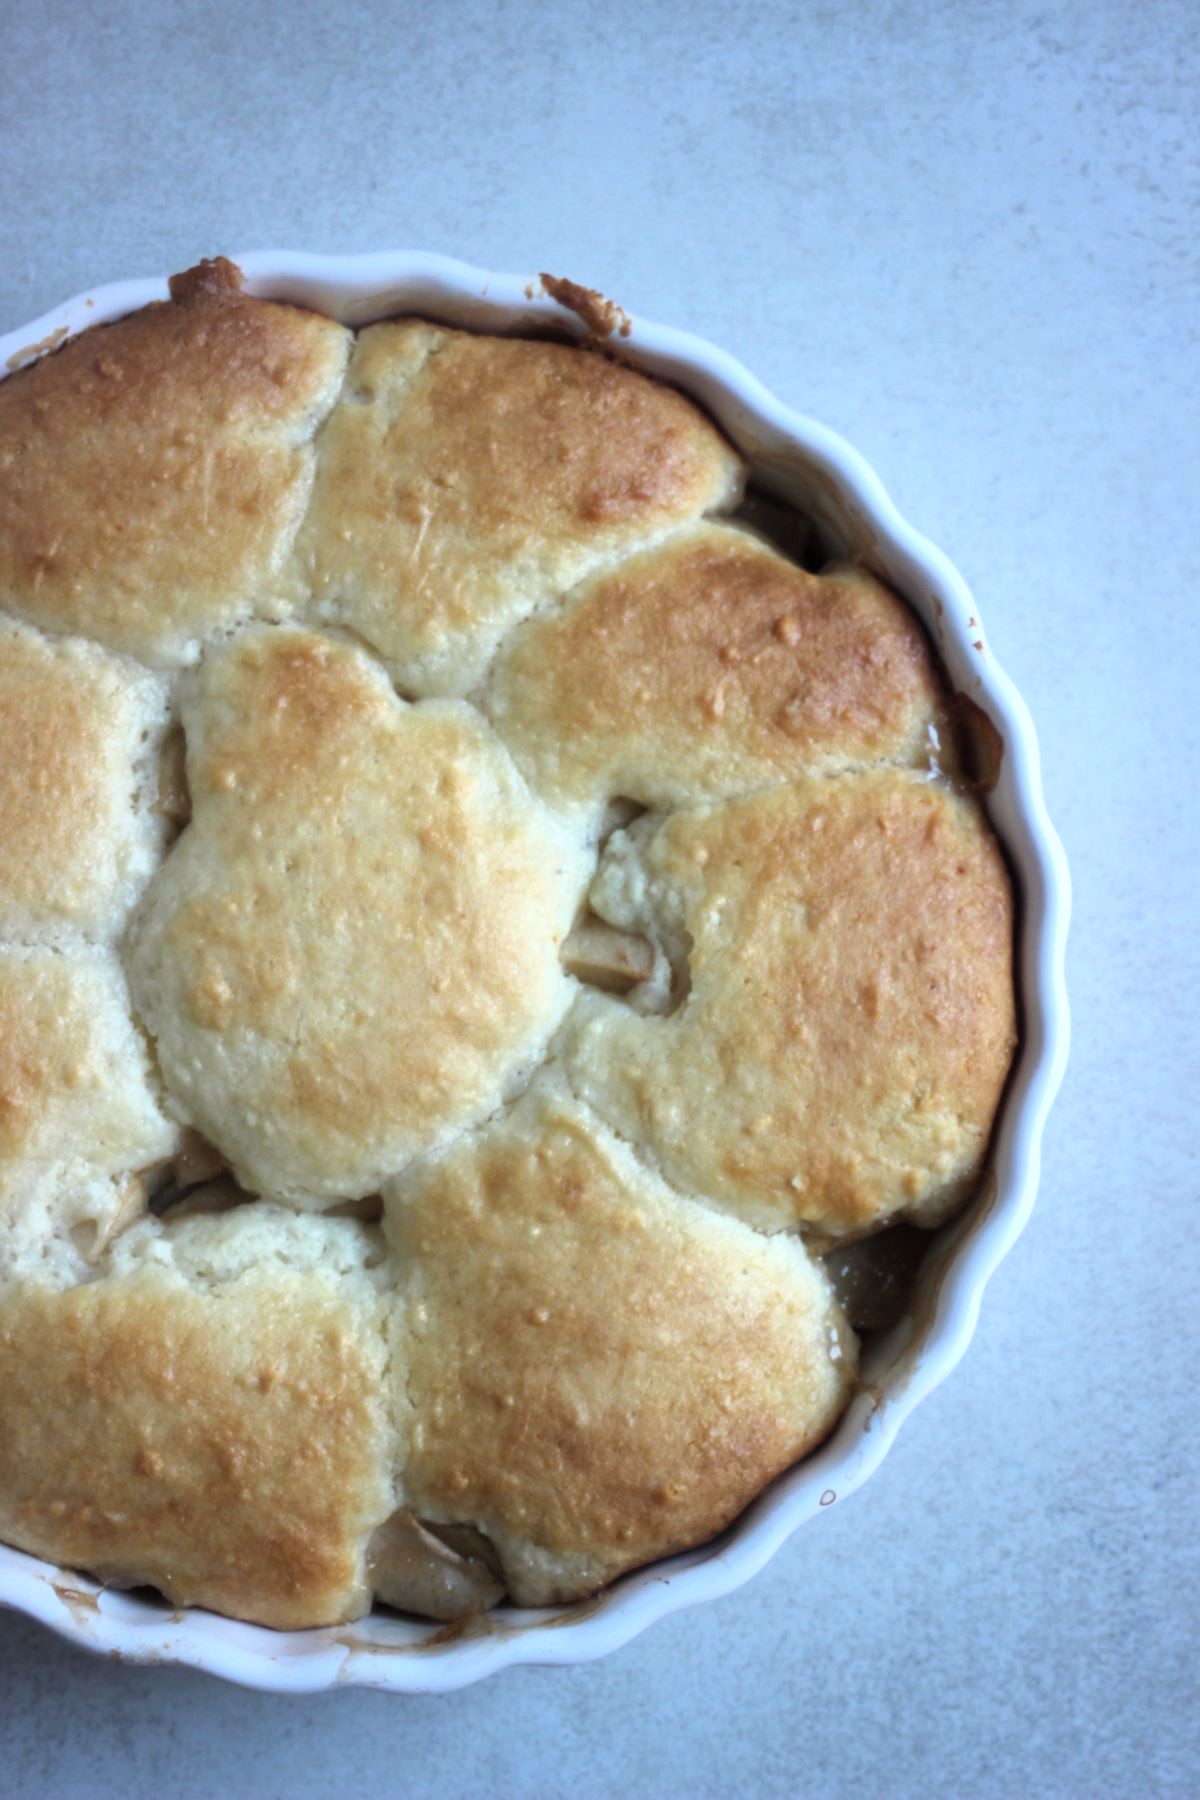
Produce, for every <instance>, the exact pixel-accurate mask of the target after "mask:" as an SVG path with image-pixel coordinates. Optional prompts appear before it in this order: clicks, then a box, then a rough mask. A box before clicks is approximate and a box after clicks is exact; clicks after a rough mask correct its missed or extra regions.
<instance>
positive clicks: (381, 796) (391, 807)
mask: <svg viewBox="0 0 1200 1800" xmlns="http://www.w3.org/2000/svg"><path fill="white" fill-rule="evenodd" d="M183 718H184V724H185V728H186V730H187V735H188V744H189V751H188V780H189V786H190V789H191V795H192V805H193V817H192V823H191V825H190V827H189V828H188V830H187V831H186V832H185V834H184V836H183V837H182V838H181V839H180V841H179V843H178V844H177V845H176V847H175V849H174V851H173V853H172V855H171V857H170V859H169V861H168V862H167V863H166V865H165V866H164V868H163V870H162V872H161V873H160V874H159V876H158V877H157V878H156V879H155V881H154V882H153V883H152V885H151V888H150V890H149V892H148V894H147V896H146V900H145V902H144V905H143V907H142V910H141V913H140V915H139V918H138V921H137V924H136V928H135V932H134V941H133V951H132V958H131V964H130V968H131V977H132V982H133V988H134V993H135V995H136V997H137V1001H138V1005H139V1008H140V1010H141V1013H142V1016H143V1018H144V1019H145V1020H146V1022H147V1024H148V1025H149V1027H150V1029H151V1031H152V1032H153V1034H154V1037H155V1040H156V1043H157V1046H158V1054H159V1058H160V1061H161V1064H162V1070H163V1075H164V1078H165V1081H166V1083H167V1086H168V1088H169V1090H170V1091H171V1093H172V1094H173V1096H174V1097H175V1100H176V1102H177V1104H178V1106H179V1108H180V1110H181V1111H182V1113H183V1114H184V1115H185V1116H186V1117H187V1119H188V1120H189V1122H190V1123H192V1124H194V1125H196V1126H197V1127H198V1128H199V1129H200V1130H201V1131H202V1132H203V1133H204V1135H205V1136H206V1137H207V1138H209V1139H210V1140H211V1141H212V1142H213V1143H214V1144H216V1145H217V1147H218V1148H219V1149H220V1150H221V1151H222V1152H223V1153H224V1154H225V1156H226V1157H227V1158H228V1159H229V1161H230V1163H231V1164H232V1166H233V1168H234V1170H235V1172H236V1174H237V1175H238V1177H239V1179H240V1180H241V1181H242V1182H243V1183H244V1184H245V1185H246V1186H247V1187H249V1188H250V1189H252V1190H253V1191H254V1192H261V1193H265V1194H268V1195H271V1196H273V1197H276V1198H283V1199H287V1200H291V1201H293V1202H294V1203H296V1204H297V1205H319V1204H321V1203H322V1202H324V1201H336V1200H340V1199H345V1198H348V1197H354V1196H357V1195H362V1194H367V1193H370V1192H371V1191H372V1190H373V1189H375V1188H376V1187H377V1186H378V1185H379V1182H380V1181H381V1180H382V1179H383V1178H384V1177H385V1176H386V1175H389V1174H391V1173H394V1172H395V1170H396V1169H397V1168H399V1167H400V1166H401V1165H402V1164H403V1163H404V1162H405V1161H406V1160H407V1159H408V1158H410V1157H412V1156H413V1155H415V1154H417V1153H419V1152H422V1151H426V1150H428V1149H430V1148H432V1147H433V1146H435V1145H436V1144H438V1143H440V1142H442V1141H444V1140H446V1139H447V1138H448V1137H449V1136H451V1135H452V1134H453V1133H454V1132H455V1131H456V1130H459V1129H461V1128H462V1127H464V1126H466V1125H470V1124H473V1123H475V1122H477V1121H478V1120H479V1119H480V1118H482V1117H484V1116H486V1114H487V1113H489V1112H491V1111H493V1110H494V1109H495V1108H496V1107H497V1106H498V1105H499V1104H500V1103H501V1101H502V1100H503V1098H504V1097H505V1095H506V1093H508V1092H509V1091H511V1089H512V1088H513V1086H514V1085H519V1083H520V1082H521V1081H522V1080H523V1079H524V1078H525V1076H526V1075H527V1074H528V1071H529V1069H530V1068H531V1067H532V1065H533V1064H534V1063H535V1062H536V1061H537V1059H538V1058H539V1057H540V1056H541V1054H542V1053H543V1051H544V1049H545V1045H546V1040H547V1038H548V1037H549V1035H550V1033H551V1031H552V1030H553V1029H554V1027H555V1025H556V1024H557V1022H558V1020H559V1018H560V1017H561V1015H562V1013H563V1011H564V1009H565V1007H566V1005H567V1003H568V1001H569V998H570V992H571V989H570V984H569V981H568V978H567V977H566V976H565V975H564V973H563V972H562V969H561V967H560V964H559V956H558V951H559V945H560V943H561V941H562V938H563V937H564V935H565V933H566V931H567V929H568V927H569V925H570V921H571V917H572V914H573V912H574V909H575V906H576V904H577V901H578V897H579V894H580V892H581V890H582V887H583V884H584V881H585V878H586V874H585V872H586V867H587V863H586V860H585V855H584V850H583V846H582V842H581V841H578V840H577V839H574V838H571V837H569V836H568V835H567V834H566V833H565V832H564V831H563V830H562V829H561V827H560V826H559V825H557V824H556V822H555V820H554V819H553V817H552V816H551V815H550V814H549V813H548V812H547V811H546V810H545V808H544V807H542V805H541V804H540V803H539V802H537V801H535V800H533V799H532V797H531V796H530V795H529V793H528V791H527V790H526V789H525V787H524V784H523V783H522V782H521V780H520V777H519V776H518V775H517V774H516V772H515V770H514V769H513V767H512V765H511V763H510V761H509V758H508V755H507V753H506V752H505V751H504V749H503V748H502V746H501V745H500V744H499V742H498V740H497V739H495V738H494V737H493V735H492V733H491V732H490V730H489V728H488V727H487V725H486V724H485V723H484V722H483V721H482V720H481V719H480V718H479V716H478V714H477V713H475V712H474V711H473V709H471V708H469V707H467V706H464V705H463V704H462V703H461V702H457V701H431V702H424V703H422V704H421V705H419V706H408V705H406V704H405V703H404V702H403V701H401V700H399V699H397V697H396V696H395V694H394V693H393V692H392V690H391V689H390V687H389V686H388V684H387V682H386V680H385V678H384V677H383V674H382V672H381V671H380V670H379V668H378V666H377V665H376V664H374V663H372V662H371V661H370V660H369V659H368V658H367V657H366V656H365V655H364V654H363V653H362V652H361V651H360V650H358V649H357V648H355V647H353V646H351V645H348V644H341V643H336V642H334V641H331V640H330V639H328V638H325V637H321V636H318V635H315V634H311V633H305V632H299V631H291V630H278V629H276V630H264V629H256V630H251V631H250V632H249V633H247V634H246V635H244V636H242V637H240V638H238V639H236V640H235V641H234V642H233V643H232V644H230V645H228V646H226V647H224V648H220V649H217V650H214V651H213V652H212V654H211V655H210V656H209V658H208V659H207V660H206V662H205V663H204V665H203V666H202V668H201V670H200V671H199V672H198V675H197V677H196V678H195V679H194V680H193V681H192V682H191V683H190V684H189V686H188V689H187V691H186V692H185V694H184V698H183Z"/></svg>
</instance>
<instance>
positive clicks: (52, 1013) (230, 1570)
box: [0, 260, 1014, 1627]
mask: <svg viewBox="0 0 1200 1800" xmlns="http://www.w3.org/2000/svg"><path fill="white" fill-rule="evenodd" d="M745 477H746V471H745V469H744V467H743V465H742V463H741V460H740V459H739V458H738V457H737V455H736V454H735V453H734V452H733V451H732V449H731V448H730V447H729V445H728V444H727V443H726V442H725V441H724V439H723V438H722V437H721V436H720V434H719V433H718V432H717V431H716V430H715V428H714V427H713V426H712V425H711V423H710V422H709V421H708V420H707V419H706V418H705V417H704V416H703V414H702V413H701V412H700V411H699V410H698V409H697V408H696V407H695V406H694V405H693V404H692V403H691V402H690V401H688V400H687V399H685V398H684V397H683V396H682V395H680V394H678V393H677V392H675V391H674V390H672V389H670V388H668V387H666V386H664V385H662V384H660V383H657V382H655V381H653V380H651V379H649V378H648V377H645V376H643V375H640V374H638V373H636V372H635V371H633V370H632V369H630V368H628V367H626V366H625V365H623V364H622V363H620V362H619V361H617V360H614V359H613V358H612V357H611V356H609V355H606V354H603V353H602V352H600V351H599V350H597V349H595V348H591V349H582V348H570V347H567V346H564V345H562V344H558V343H545V342H540V341H536V340H526V339H502V338H489V337H484V336H478V335H473V334H470V333H467V332H463V331H456V330H451V329H449V328H447V327H443V326H438V325H432V324H429V323H426V322H424V321H420V320H401V321H388V322H385V323H384V324H381V325H378V326H372V327H368V328H367V329H366V330H364V331H363V332H360V333H359V334H357V336H355V335H354V334H352V333H350V332H348V331H347V330H345V329H344V328H343V327H341V326H340V325H337V324H336V323H334V322H333V321H331V320H328V319H324V318H321V317H318V316H317V315H316V314H313V313H309V312H305V311H303V310H301V309H299V308H295V307H291V306H285V305H281V304H277V303H272V302H266V301H259V300H253V299H250V298H249V297H247V296H246V295H244V294H243V293H242V291H241V284H240V278H239V276H238V273H237V271H236V270H235V269H233V268H232V266H231V265H229V264H227V263H223V262H221V261H219V260H218V261H217V262H216V263H212V264H205V265H201V267H200V268H199V269H197V270H193V271H189V272H188V274H187V275H186V276H183V277H179V278H177V280H176V281H174V282H173V283H172V299H171V300H170V301H169V302H166V303H163V304H159V305H154V306H150V307H148V308H145V309H144V310H143V311H141V312H139V313H135V314H132V315H130V316H128V317H127V318H125V319H123V320H120V321H119V322H118V323H116V324H115V325H111V326H105V327H102V328H98V329H96V330H93V331H89V332H87V333H85V334H84V335H83V336H81V337H79V338H77V339H76V340H74V341H73V342H71V343H69V344H67V345H66V346H65V347H63V348H62V349H60V350H58V351H57V352H56V353H55V354H53V355H51V356H48V357H46V358H44V359H43V360H42V361H41V362H39V363H37V364H35V365H33V366H31V367H30V368H29V369H27V370H24V371H22V372H20V373H18V374H17V375H15V376H13V377H11V378H10V379H9V380H8V381H6V382H4V383H3V384H0V610H3V611H4V612H6V613H7V615H8V616H7V618H5V619H0V718H3V719H4V720H6V721H7V722H8V726H9V728H8V729H7V732H6V736H7V739H8V740H9V741H8V743H7V744H5V745H4V746H3V747H0V846H3V848H4V850H5V852H6V856H5V858H2V859H0V928H2V932H3V942H2V944H0V965H2V966H0V974H2V975H3V982H2V983H0V986H2V988H3V992H2V993H0V1024H2V1025H3V1031H2V1033H0V1036H2V1041H0V1537H2V1538H4V1539H5V1540H7V1541H9V1542H11V1543H13V1544H16V1545H18V1546H21V1547H24V1548H27V1549H30V1550H33V1551H35V1552H36V1553H38V1554H40V1555H43V1556H47V1557H50V1558H52V1559H54V1560H58V1561H60V1562H64V1563H74V1564H75V1565H76V1566H80V1567H85V1568H88V1569H90V1570H92V1571H94V1572H95V1573H97V1574H98V1575H100V1576H101V1577H102V1578H103V1579H105V1580H109V1581H114V1582H146V1583H150V1584H152V1585H154V1586H156V1587H158V1588H160V1589H161V1590H162V1591H163V1592H164V1593H166V1594H168V1595H169V1596H170V1597H171V1598H172V1599H174V1600H176V1601H177V1602H179V1603H183V1604H203V1605H207V1606H210V1607H213V1608H215V1609H216V1610H218V1611H224V1612H229V1613H232V1614H234V1615H235V1616H239V1617H243V1618H247V1619H253V1620H256V1621H260V1622H263V1623H266V1624H271V1625H276V1626H280V1627H284V1626H287V1627H295V1626H300V1625H306V1624H319V1623H329V1622H334V1621H337V1620H344V1619H348V1618H351V1617H354V1616H356V1615H357V1614H358V1613H360V1612H361V1611H362V1610H364V1609H365V1608H366V1606H368V1605H369V1604H370V1600H371V1596H372V1593H375V1594H378V1595H380V1596H381V1597H383V1598H385V1599H386V1600H387V1601H389V1602H390V1603H392V1604H394V1605H399V1606H404V1607H407V1608H409V1609H411V1610H413V1611H416V1612H421V1613H424V1614H425V1615H426V1616H431V1617H436V1618H453V1617H455V1616H458V1615H461V1614H462V1613H463V1612H464V1611H469V1610H470V1609H472V1608H474V1607H481V1606H486V1605H489V1604H491V1603H493V1602H494V1601H495V1600H496V1599H497V1598H498V1597H500V1596H501V1595H502V1594H503V1593H505V1592H507V1593H509V1594H510V1595H511V1596H512V1597H514V1598H515V1599H517V1600H519V1601H523V1602H526V1603H530V1604H537V1603H541V1602H544V1601H549V1600H558V1599H564V1598H571V1597H574V1596H577V1595H582V1594H586V1593H589V1592H591V1591H594V1589H595V1588H596V1587H597V1586H599V1585H601V1584H603V1583H604V1582H606V1581H609V1580H611V1579H612V1578H613V1577H614V1576H615V1575H617V1574H618V1573H620V1572H621V1571H622V1570H624V1569H628V1568H632V1567H636V1566H637V1565H638V1564H640V1563H644V1562H646V1561H649V1560H652V1559H654V1558H656V1557H658V1556H661V1555H664V1554H667V1553H669V1552H671V1551H674V1550H679V1549H682V1548H685V1547H687V1546H689V1545H692V1544H695V1543H698V1542H701V1541H703V1540H704V1539H706V1538H708V1537H711V1536H712V1535H713V1534H714V1533H715V1532H717V1531H718V1530H720V1529H722V1528H723V1527H724V1526H725V1525H726V1524H727V1523H729V1521H730V1520H731V1519H732V1518H734V1517H735V1516H736V1515H737V1513H738V1512H739V1511H740V1510H742V1508H744V1507H745V1506H746V1505H747V1504H748V1503H749V1501H750V1500H751V1499H752V1498H753V1497H754V1495H755V1494H756V1493H757V1492H758V1491H759V1490H760V1489H761V1488H762V1487H763V1486H764V1485H765V1484H766V1483H767V1482H769V1481H770V1480H771V1479H772V1478H773V1477H774V1476H775V1475H776V1474H778V1473H780V1472H781V1471H782V1470H783V1469H785V1468H787V1467H788V1466H789V1465H790V1464H791V1463H792V1462H794V1461H795V1460H796V1459H797V1458H798V1457H800V1456H802V1455H804V1454H805V1453H806V1452H807V1451H808V1450H809V1449H810V1448H812V1446H813V1445H814V1444H815V1443H817V1442H818V1441H819V1440H820V1439H821V1438H822V1437H823V1436H824V1435H825V1434H826V1433H827V1432H828V1430H829V1429H830V1428H831V1427H832V1425H833V1423H834V1422H835V1420H836V1417H837V1416H838V1413H839V1410H840V1408H841V1406H842V1405H843V1404H844V1402H845V1398H846V1396H847V1394H848V1392H849V1391H850V1388H851V1385H852V1380H853V1373H854V1367H855V1358H856V1349H857V1342H856V1338H855V1334H854V1331H853V1329H852V1328H851V1323H849V1322H848V1321H847V1319H846V1317H845V1315H844V1314H843V1312H842V1310H841V1308H840V1306H839V1304H838V1301H837V1299H836V1297H835V1296H834V1294H833V1292H832V1291H831V1287H830V1283H829V1280H828V1278H827V1275H826V1271H825V1267H824V1266H823V1264H822V1262H821V1259H820V1256H821V1252H822V1251H823V1250H824V1249H826V1248H827V1247H828V1245H829V1244H830V1243H831V1242H834V1241H838V1242H845V1241H848V1240H850V1239H853V1238H855V1237H859V1236H862V1235H863V1234H866V1233H871V1232H875V1231H879V1230H881V1229H883V1228H884V1227H886V1226H887V1225H888V1224H889V1223H890V1222H891V1221H893V1220H895V1219H912V1220H915V1221H917V1222H918V1223H922V1224H930V1223H933V1222H935V1221H936V1220H937V1219H939V1218H941V1217H943V1216H945V1214H946V1213H947V1212H948V1211H949V1210H950V1209H952V1208H953V1206H954V1205H956V1204H957V1203H959V1202H960V1201H961V1199H962V1198H963V1197H964V1196H965V1195H966V1194H967V1193H968V1192H969V1191H970V1189H971V1186H972V1183H973V1182H974V1181H975V1180H976V1179H977V1177H978V1173H979V1169H980V1167H981V1163H982V1158H983V1155H984V1151H985V1148H986V1142H987V1136H988V1132H989V1129H990V1125H991V1120H992V1116H993V1114H994V1111H995V1107H996V1104H997V1102H998V1098H999V1094H1000V1090H1001V1087H1002V1085H1003V1081H1004V1076H1005V1072H1006V1069H1007V1064H1008V1061H1009V1058H1010V1056H1011V1052H1012V1047H1013V1043H1014V1015H1013V997H1012V972H1011V939H1012V901H1011V894H1010V891H1009V883H1008V879H1007V875H1006V872H1005V868H1004V864H1003V861H1002V859H1001V858H1000V856H999V853H998V851H997V849H996V846H995V844H994V841H993V839H992V837H991V834H990V832H989V830H988V827H987V824H986V820H985V818H984V815H983V813H982V811H981V808H980V806H979V804H978V802H977V800H976V799H975V797H974V796H973V794H972V793H971V792H970V790H969V788H968V787H967V785H966V784H965V783H964V782H963V781H962V780H961V779H960V777H959V774H958V771H957V764H956V760H955V754H954V743H953V730H952V723H951V720H952V712H951V709H950V708H949V706H948V700H947V695H946V694H945V691H944V689H943V686H942V683H941V679H940V676H939V673H938V670H937V668H936V665H935V663H934V661H933V659H932V657H931V655H930V652H929V649H928V646H927V645H926V643H925V641H924V638H923V636H922V634H921V632H920V629H919V627H917V625H916V623H915V621H914V620H913V618H912V616H911V614H910V613H909V612H908V610H907V608H906V607H905V606H904V604H903V603H902V602H901V601H900V600H899V599H898V598H897V597H896V596H895V595H893V594H892V593H891V592H890V591H889V590H888V589H887V588H886V587H884V586H883V585H882V584H881V583H879V582H878V581H877V580H874V579H873V578H872V577H870V576H868V575H867V574H865V573H864V572H863V571H860V570H855V569H849V568H846V567H843V566H837V567H831V568H828V569H826V570H821V571H817V572H813V571H812V570H808V569H801V568H799V567H797V566H796V565H795V564H793V563H792V562H790V561H789V560H788V559H787V558H786V557H785V556H782V555H781V554H779V553H778V552H777V551H776V550H773V549H772V548H771V547H770V546H769V545H767V544H766V543H764V542H763V541H762V539H761V538H760V537H759V536H758V535H757V534H756V532H755V531H753V530H752V529H750V528H749V527H748V525H747V524H746V523H745V522H742V521H740V520H739V518H738V516H737V514H736V512H735V510H734V509H735V508H736V507H737V505H738V502H739V499H740V496H741V493H742V489H743V486H744V482H745ZM717 514H724V515H726V518H725V520H724V522H716V520H715V518H714V517H713V515H717ZM181 748H182V749H183V751H184V754H183V756H181V754H180V752H181ZM6 1009H7V1010H6ZM5 1021H7V1022H5ZM198 1133H199V1135H198ZM222 1168H224V1169H225V1171H226V1174H225V1175H224V1176H222V1177H220V1178H219V1179H216V1180H214V1179H213V1176H214V1174H215V1173H217V1172H218V1171H220V1170H221V1169H222ZM234 1178H236V1180H235V1179H234Z"/></svg>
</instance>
